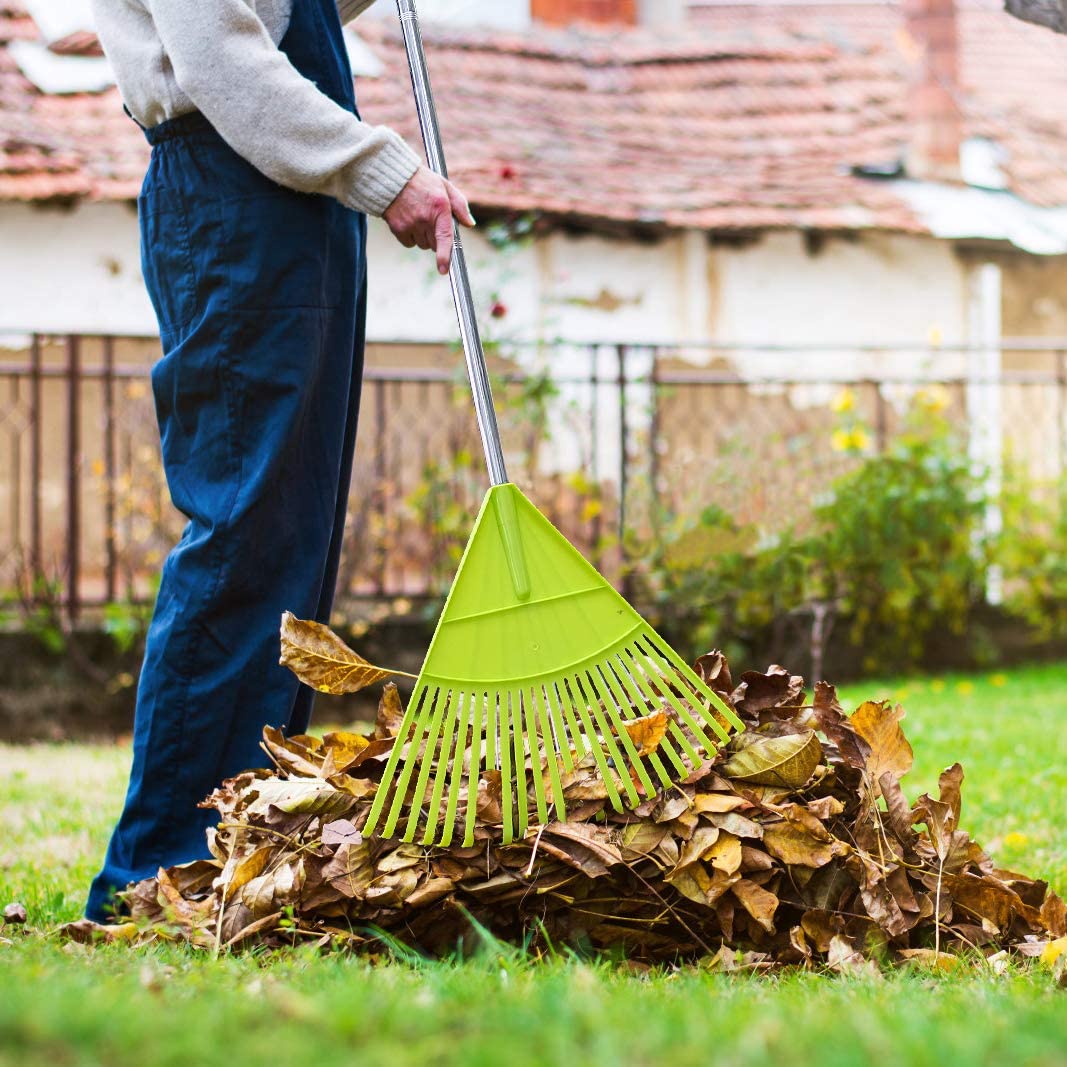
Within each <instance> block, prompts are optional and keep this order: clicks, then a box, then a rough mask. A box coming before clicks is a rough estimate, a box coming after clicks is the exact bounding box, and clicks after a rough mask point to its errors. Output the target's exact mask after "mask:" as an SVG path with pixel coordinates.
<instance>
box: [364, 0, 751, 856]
mask: <svg viewBox="0 0 1067 1067" xmlns="http://www.w3.org/2000/svg"><path fill="white" fill-rule="evenodd" d="M397 7H398V9H399V11H400V21H401V27H402V29H403V33H404V43H405V47H406V50H407V57H408V65H409V67H410V70H411V82H412V86H413V89H414V93H415V102H416V107H417V110H418V114H419V124H420V126H421V128H422V136H423V142H424V144H425V146H426V155H427V159H428V161H429V163H430V166H431V167H432V168H433V169H434V170H435V171H436V172H437V173H438V174H440V175H442V176H443V177H445V176H447V170H446V167H445V160H444V152H443V149H442V147H441V137H440V131H439V129H438V124H437V115H436V109H435V108H434V103H433V97H432V94H431V91H430V84H429V78H428V76H427V73H426V61H425V54H424V51H423V45H422V36H421V33H420V30H419V24H418V16H417V14H416V11H415V3H414V0H397ZM449 278H450V280H451V283H452V295H453V298H454V301H455V305H456V313H457V317H458V320H459V328H460V335H461V338H462V341H463V351H464V355H465V358H466V363H467V372H468V375H469V377H470V382H471V389H472V392H473V394H474V408H475V413H476V416H477V419H478V428H479V431H480V434H481V439H482V445H483V448H484V449H485V456H486V463H487V465H488V468H489V478H490V482H491V483H492V484H491V488H490V489H489V491H488V492H487V494H486V496H485V499H484V501H483V503H482V507H481V510H480V511H479V513H478V517H477V520H476V521H475V524H474V529H473V531H472V533H471V536H470V539H469V541H468V542H467V546H466V549H465V550H464V553H463V558H462V560H461V561H460V565H459V570H458V572H457V574H456V578H455V581H454V582H453V585H452V589H451V591H450V592H449V595H448V599H447V601H446V602H445V607H444V610H443V612H442V614H441V618H440V620H439V621H438V624H437V629H436V631H435V633H434V636H433V640H432V642H431V643H430V648H429V651H428V652H427V654H426V659H425V661H424V663H423V665H422V670H421V672H420V674H419V677H418V679H417V681H416V683H415V689H414V692H413V693H412V696H411V699H410V701H409V703H408V706H407V710H406V712H405V715H404V719H403V721H402V723H401V727H400V732H399V736H398V740H397V743H396V745H395V746H394V747H393V750H392V753H391V755H390V758H389V761H388V763H387V764H386V767H385V771H384V773H383V775H382V780H381V785H380V786H379V789H378V792H377V794H376V796H375V800H374V804H373V806H372V808H371V812H370V815H369V816H368V819H367V822H366V824H365V825H364V827H363V832H364V833H365V834H371V833H374V832H375V831H376V830H379V827H380V830H379V832H380V833H381V834H382V835H383V836H385V837H392V836H394V835H395V834H396V833H397V832H398V826H399V824H400V822H401V816H402V814H404V812H405V809H406V818H405V820H404V823H403V825H402V826H400V828H399V832H400V833H401V834H402V836H403V838H404V840H406V841H414V840H415V839H416V837H418V836H419V834H420V833H421V841H422V843H423V844H426V845H430V844H440V845H442V846H444V845H448V844H450V843H451V842H452V838H453V836H454V834H455V831H456V827H457V824H458V823H459V822H460V821H462V823H463V843H464V844H465V845H470V844H472V843H473V840H474V828H475V823H476V819H477V810H478V784H479V781H480V780H481V781H483V782H484V784H485V786H486V788H487V789H488V788H489V787H490V786H491V781H490V776H488V775H486V776H482V775H480V773H479V772H480V769H481V768H482V766H483V765H484V767H485V768H487V769H488V770H490V771H492V770H498V771H499V774H500V798H499V802H500V808H501V812H502V815H503V819H502V824H503V840H504V842H505V843H507V842H509V841H511V840H513V839H514V838H515V837H516V836H518V837H520V838H521V837H523V836H525V834H526V832H527V829H528V828H529V825H530V823H531V822H532V821H536V822H539V823H541V824H544V823H546V822H547V821H548V820H549V818H550V815H549V807H550V806H551V807H552V808H553V809H554V813H555V818H557V819H564V818H565V817H566V805H565V802H564V796H563V788H564V787H563V783H564V780H565V779H567V778H568V776H572V775H574V774H576V773H579V771H580V769H581V768H595V769H596V771H597V772H599V775H600V777H601V778H602V779H603V784H604V789H605V791H606V793H607V797H608V800H609V801H610V803H611V804H612V805H613V806H614V807H615V808H616V809H617V810H622V808H623V806H624V805H629V806H631V807H634V806H636V805H638V804H639V803H640V802H641V800H642V797H644V796H649V795H651V794H653V793H654V792H655V791H656V790H657V788H667V787H669V786H671V785H672V784H673V783H674V782H676V781H679V780H681V779H683V778H685V777H687V776H688V775H689V774H690V773H691V772H692V771H693V769H694V768H696V767H698V766H699V765H700V764H701V763H702V762H703V761H704V760H705V759H707V758H709V757H710V756H711V755H713V754H714V752H715V751H716V749H717V747H718V746H719V745H720V744H722V743H723V742H725V741H727V740H728V739H729V736H730V731H731V730H740V729H742V724H741V722H740V720H739V719H738V718H737V716H736V715H734V713H733V712H732V711H731V710H730V709H729V708H728V707H727V706H726V705H725V704H724V703H723V702H722V701H721V700H720V699H719V698H718V697H717V696H716V695H715V694H714V693H713V692H712V691H711V689H710V688H708V686H707V685H705V684H704V682H703V681H702V680H701V679H700V678H699V677H698V676H697V675H696V674H695V673H694V671H693V670H692V669H691V668H690V667H689V666H688V665H687V664H686V663H685V662H684V661H683V660H682V658H681V657H680V656H679V655H678V654H677V653H676V652H675V651H674V650H673V649H671V647H670V646H669V645H668V644H667V643H666V642H665V641H664V640H663V639H662V638H661V637H660V636H659V634H657V633H656V632H655V630H653V629H652V627H651V626H649V624H648V623H647V622H645V620H644V619H642V618H641V616H640V615H639V614H638V613H637V612H636V611H635V610H634V609H633V608H632V607H631V606H630V605H629V604H628V603H627V602H626V601H625V600H624V599H623V598H622V597H621V596H620V595H619V594H618V592H616V590H615V589H614V588H613V587H612V586H611V585H610V584H609V583H608V582H607V581H606V580H605V579H604V578H603V577H602V576H601V575H600V574H598V573H597V571H596V570H595V569H594V568H593V567H592V566H591V565H590V564H589V562H588V561H587V560H586V559H585V558H584V557H583V556H582V555H581V554H580V553H579V552H578V551H577V550H576V549H575V548H574V547H573V546H572V545H571V544H569V543H568V541H567V540H566V538H564V537H563V535H562V534H561V533H560V532H559V531H558V530H556V528H555V527H554V526H552V524H551V523H550V522H549V521H548V520H547V519H546V518H545V517H544V516H543V515H542V514H541V513H540V512H539V511H538V510H537V509H536V508H535V507H534V505H533V504H532V503H531V502H530V501H529V500H528V499H527V498H526V497H525V496H524V495H523V494H522V493H521V492H520V491H519V489H518V488H517V487H516V486H515V485H513V484H512V483H511V482H509V481H508V476H507V471H506V468H505V464H504V456H503V451H502V449H501V445H500V435H499V430H498V427H497V421H496V413H495V410H494V407H493V399H492V393H491V390H490V386H489V375H488V371H487V369H486V365H485V356H484V353H483V351H482V346H481V340H480V338H479V335H478V327H477V322H476V318H475V312H474V301H473V298H472V295H471V289H470V281H469V278H468V275H467V266H466V259H465V256H464V252H463V247H462V244H461V242H460V239H459V236H458V234H457V235H456V239H455V247H454V251H453V254H452V264H451V268H450V271H449ZM657 710H664V711H667V712H668V714H669V717H670V718H669V724H668V726H667V730H666V733H665V735H664V736H663V737H662V739H661V740H660V742H659V744H658V745H657V746H656V747H655V749H654V751H650V752H647V753H645V752H643V751H642V749H641V748H640V747H639V746H638V744H637V743H636V742H635V740H634V739H633V738H632V737H631V733H630V730H629V729H628V726H627V724H632V723H633V721H634V720H636V719H640V718H642V717H643V716H644V715H646V714H647V713H649V712H654V711H657Z"/></svg>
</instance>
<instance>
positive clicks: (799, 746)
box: [720, 730, 822, 789]
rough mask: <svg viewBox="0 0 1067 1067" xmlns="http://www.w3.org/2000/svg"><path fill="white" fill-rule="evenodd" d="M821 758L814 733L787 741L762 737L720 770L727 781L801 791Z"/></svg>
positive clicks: (788, 737) (734, 756)
mask: <svg viewBox="0 0 1067 1067" xmlns="http://www.w3.org/2000/svg"><path fill="white" fill-rule="evenodd" d="M821 758H822V745H820V744H819V739H818V738H817V737H816V736H815V731H814V730H805V731H803V732H802V733H797V734H790V735H787V736H785V737H766V738H765V737H760V736H759V735H756V738H755V740H753V741H752V743H751V744H748V745H746V746H745V747H744V748H742V749H741V750H740V751H738V752H735V753H734V754H733V755H732V756H730V758H729V759H728V760H727V761H726V762H725V763H724V764H723V765H722V767H721V768H720V769H721V771H722V773H723V774H724V775H725V776H726V777H727V778H732V779H734V781H737V782H750V783H752V784H754V785H777V786H783V787H785V788H789V789H799V788H800V786H802V785H804V784H805V782H807V780H808V779H809V778H810V777H811V775H812V772H813V771H814V770H815V768H816V767H817V766H818V763H819V760H820V759H821Z"/></svg>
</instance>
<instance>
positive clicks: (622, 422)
mask: <svg viewBox="0 0 1067 1067" xmlns="http://www.w3.org/2000/svg"><path fill="white" fill-rule="evenodd" d="M615 359H616V364H617V368H618V376H617V378H616V383H617V385H618V389H619V511H618V530H619V562H620V564H621V565H622V566H623V585H624V586H625V585H626V584H627V582H626V574H625V566H626V539H625V538H626V488H627V477H628V473H629V467H630V462H629V457H628V456H627V447H626V446H627V441H628V438H629V426H628V425H627V421H626V345H616V346H615Z"/></svg>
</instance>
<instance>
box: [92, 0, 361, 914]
mask: <svg viewBox="0 0 1067 1067" xmlns="http://www.w3.org/2000/svg"><path fill="white" fill-rule="evenodd" d="M331 18H332V22H331V21H330V20H331ZM324 38H325V45H324V43H323V39H324ZM339 41H340V26H339V24H337V15H336V10H335V9H334V6H333V2H332V0H297V2H296V4H295V5H294V11H293V21H292V23H291V25H290V29H289V33H288V34H287V35H286V38H284V39H283V42H282V45H281V47H282V48H283V50H288V51H289V54H290V58H291V59H293V61H294V62H295V63H297V65H298V66H299V65H300V60H301V58H302V57H306V63H305V66H310V67H312V68H313V69H312V70H311V71H310V73H313V74H315V75H316V80H317V81H318V82H319V84H320V88H321V87H322V86H323V81H324V80H325V81H326V83H327V85H329V84H330V79H331V78H333V79H334V80H333V89H334V95H335V96H338V97H341V98H342V102H343V97H344V95H345V92H346V89H345V80H346V78H347V93H348V95H349V97H350V96H351V86H352V82H351V74H350V73H347V75H346V72H347V69H348V68H347V58H346V57H344V60H343V62H342V57H341V56H338V55H337V48H338V47H339V45H338V42H339ZM312 43H313V44H314V48H310V47H308V46H309V45H311V44H312ZM340 47H343V46H340ZM324 63H325V64H326V65H327V66H328V68H329V64H331V63H332V64H333V67H332V68H329V69H327V70H326V72H325V78H324V73H323V70H322V65H323V64H324ZM306 73H307V71H306ZM353 107H354V104H353ZM146 133H147V136H148V139H149V141H150V142H151V143H152V145H153V148H152V158H151V163H150V166H149V170H148V174H147V176H146V178H145V182H144V186H143V190H142V195H141V198H140V200H139V202H138V209H139V211H138V214H139V219H140V226H141V241H142V259H143V267H144V275H145V282H146V284H147V287H148V291H149V294H150V296H151V298H152V301H153V304H154V306H155V309H156V313H157V316H158V319H159V325H160V334H161V339H162V344H163V357H162V358H161V359H160V360H159V362H158V363H157V364H156V365H155V366H154V368H153V370H152V390H153V395H154V398H155V404H156V413H157V416H158V420H159V428H160V435H161V440H162V450H163V464H164V469H165V471H166V476H167V483H168V486H169V488H170V492H171V496H172V498H173V500H174V503H175V505H176V506H177V507H178V508H179V509H180V510H181V511H182V512H183V513H184V514H185V515H186V516H187V517H188V520H189V521H188V525H187V526H186V527H185V531H184V533H183V534H182V537H181V540H180V542H179V543H178V545H177V546H176V547H175V548H174V550H173V551H172V552H171V553H170V555H169V556H168V557H167V560H166V562H165V564H164V566H163V572H162V580H161V584H160V589H159V594H158V598H157V601H156V606H155V612H154V615H153V618H152V622H151V626H150V628H149V632H148V640H147V648H146V654H145V660H144V666H143V668H142V671H141V677H140V681H139V685H138V692H137V707H136V717H135V724H134V739H133V769H132V772H131V777H130V784H129V790H128V793H127V796H126V802H125V807H124V810H123V812H122V815H121V818H120V820H119V823H118V826H117V827H116V829H115V831H114V834H113V836H112V838H111V842H110V844H109V846H108V850H107V856H106V859H105V862H104V866H103V869H102V870H101V872H100V873H99V875H97V877H96V879H95V880H94V882H93V885H92V889H91V891H90V895H89V901H88V904H87V907H86V914H87V915H88V916H89V917H90V918H93V919H96V920H98V921H102V920H103V919H105V917H106V916H107V914H108V911H109V907H108V900H109V897H110V895H111V893H112V892H113V890H114V889H115V888H121V887H124V886H125V885H126V884H127V883H128V882H130V881H134V880H138V879H141V878H144V877H147V876H150V875H152V874H154V873H155V872H156V870H157V868H158V867H159V866H161V865H164V866H169V865H171V864H175V863H182V862H186V861H188V860H192V859H196V858H198V857H202V856H206V855H207V854H208V853H207V848H206V845H205V834H204V831H205V829H206V827H207V826H209V825H212V824H213V823H214V822H215V821H216V815H215V813H214V812H213V811H204V810H200V809H198V808H197V807H196V805H197V803H198V802H199V801H200V800H202V799H203V798H204V797H206V796H207V795H208V794H209V793H210V792H211V790H212V789H213V788H214V787H215V786H216V785H218V784H219V783H220V782H221V781H222V780H223V779H224V778H226V777H227V776H230V775H233V774H236V773H239V772H240V771H242V770H245V769H247V768H249V767H256V766H262V765H263V764H264V757H263V753H262V752H261V750H260V748H259V744H258V742H259V739H260V736H261V733H262V728H263V726H264V724H266V723H269V724H271V725H272V726H275V727H282V728H286V729H287V730H288V731H289V732H292V733H299V732H303V731H304V730H305V729H306V728H307V726H308V723H309V721H310V716H311V702H312V699H313V696H314V693H313V690H311V689H310V688H308V687H307V686H302V685H300V684H299V683H298V682H297V680H296V678H295V677H294V676H293V675H292V674H291V673H290V672H289V671H288V670H287V669H285V668H284V667H280V666H279V665H278V654H279V646H278V626H279V622H280V618H281V614H282V612H283V611H286V610H289V611H293V612H295V613H296V614H297V615H299V616H301V617H304V618H316V619H319V620H321V621H328V619H329V615H330V607H331V603H332V599H333V590H334V583H335V580H336V576H337V565H338V557H339V553H340V549H341V541H342V535H343V531H344V522H345V513H346V505H347V499H348V487H349V480H350V476H351V467H352V451H353V445H354V443H355V436H356V416H357V412H358V408H359V394H360V381H361V372H362V360H363V340H364V317H365V308H366V297H365V294H366V268H365V260H364V245H365V236H366V219H365V218H364V217H363V216H362V215H360V214H357V213H356V212H353V211H350V210H348V209H346V208H344V207H343V206H341V205H340V204H339V203H338V202H336V201H334V200H332V199H330V198H327V197H322V196H314V195H307V194H302V193H297V192H293V191H290V190H287V189H283V188H282V187H280V186H278V185H276V184H274V183H273V182H271V181H270V180H269V179H267V178H266V177H264V176H263V175H262V174H261V173H260V172H259V171H257V170H256V169H255V168H254V167H252V166H251V165H250V164H248V163H247V162H245V161H244V160H243V159H242V158H241V157H239V156H238V155H237V154H236V153H235V152H233V150H232V149H230V148H229V147H228V145H227V144H226V143H225V142H224V141H223V140H222V138H221V137H220V136H219V135H218V134H217V133H216V132H215V131H214V130H213V129H212V128H211V126H210V125H209V124H208V123H207V121H206V120H205V119H204V118H203V117H202V116H200V115H198V114H193V115H188V116H181V117H179V118H177V119H173V120H171V121H169V122H165V123H163V124H162V125H160V126H157V127H154V128H153V129H150V130H148V131H146Z"/></svg>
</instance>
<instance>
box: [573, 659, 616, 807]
mask: <svg viewBox="0 0 1067 1067" xmlns="http://www.w3.org/2000/svg"><path fill="white" fill-rule="evenodd" d="M573 682H574V687H575V688H576V689H578V691H579V692H581V686H580V685H579V684H578V679H577V678H574V679H573ZM563 687H564V688H565V689H566V690H567V692H568V694H569V695H570V697H571V701H572V707H577V710H578V715H579V717H580V718H581V720H582V723H583V724H584V726H585V728H586V731H587V734H586V736H587V737H588V738H589V747H590V749H591V750H592V753H593V759H594V760H595V761H596V765H597V767H598V768H599V769H600V776H601V778H603V780H604V788H605V789H606V790H607V794H608V799H609V800H610V801H611V806H612V807H613V808H614V809H615V810H616V811H622V807H623V805H622V799H621V798H620V797H619V791H618V789H617V788H616V787H615V778H614V776H613V775H612V773H611V771H610V769H609V768H608V764H607V760H605V759H604V753H603V751H602V749H601V747H600V745H598V744H597V743H596V741H595V738H596V729H595V728H594V726H593V723H592V722H591V721H590V718H589V709H588V707H587V704H586V701H585V699H584V695H583V699H582V700H581V701H575V700H574V693H573V692H572V691H571V679H565V680H564V682H563Z"/></svg>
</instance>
